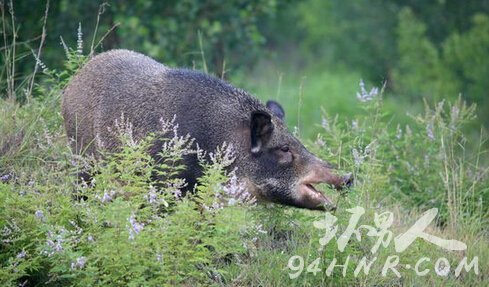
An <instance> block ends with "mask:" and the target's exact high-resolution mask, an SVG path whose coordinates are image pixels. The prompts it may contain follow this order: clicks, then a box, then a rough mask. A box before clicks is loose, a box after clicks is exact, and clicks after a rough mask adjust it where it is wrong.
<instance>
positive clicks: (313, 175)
mask: <svg viewBox="0 0 489 287" xmlns="http://www.w3.org/2000/svg"><path fill="white" fill-rule="evenodd" d="M267 108H268V109H266V110H265V109H264V110H257V111H253V112H252V113H251V117H250V127H249V131H250V137H249V142H250V145H248V147H249V151H248V156H247V157H246V160H245V162H244V163H243V164H241V165H242V166H243V165H245V166H244V169H245V170H246V178H247V183H248V187H249V189H250V190H251V192H252V193H253V194H254V195H255V196H256V197H258V198H259V199H264V200H266V201H271V202H276V203H281V204H285V205H291V206H295V207H301V208H308V209H313V210H334V209H335V208H336V207H335V205H334V203H333V202H332V201H331V200H330V199H329V198H328V197H326V196H325V195H324V194H323V193H322V192H321V191H319V190H318V189H316V187H315V185H317V184H319V183H327V184H330V185H332V186H334V187H335V188H336V189H338V190H339V189H342V188H344V187H349V186H350V185H352V183H353V178H352V176H351V175H347V176H338V175H336V174H334V173H333V171H332V166H331V165H330V164H329V163H327V162H325V161H322V160H321V159H319V158H318V157H316V156H315V155H313V154H312V153H310V152H309V151H308V150H307V149H306V148H305V147H304V146H303V145H302V144H301V142H300V141H299V140H298V139H297V138H295V137H294V136H293V135H292V134H291V133H290V132H288V130H287V128H286V126H285V124H284V123H283V117H284V111H283V109H282V107H281V106H280V105H279V104H278V103H276V102H274V101H269V102H268V103H267Z"/></svg>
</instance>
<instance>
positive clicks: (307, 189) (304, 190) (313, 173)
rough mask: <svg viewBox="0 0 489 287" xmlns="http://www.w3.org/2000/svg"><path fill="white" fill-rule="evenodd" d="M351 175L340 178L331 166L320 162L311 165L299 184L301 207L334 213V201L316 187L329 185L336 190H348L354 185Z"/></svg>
mask: <svg viewBox="0 0 489 287" xmlns="http://www.w3.org/2000/svg"><path fill="white" fill-rule="evenodd" d="M353 181H354V179H353V175H352V174H351V173H349V174H346V175H344V176H339V175H336V174H334V173H333V171H332V170H331V165H330V164H328V163H325V162H323V161H320V160H316V161H315V163H314V164H311V168H310V171H309V172H308V173H307V174H306V175H305V176H304V177H303V178H302V180H301V181H300V182H299V187H298V193H299V194H298V198H299V202H298V203H299V205H301V206H302V207H305V208H308V209H314V210H326V211H332V210H335V209H336V205H335V204H334V203H333V201H332V200H331V199H330V198H328V197H327V196H325V195H324V194H323V193H322V192H321V191H319V190H317V189H316V188H315V186H314V185H316V184H320V183H327V184H330V185H332V186H334V188H335V189H336V190H341V189H343V188H348V187H351V186H352V185H353Z"/></svg>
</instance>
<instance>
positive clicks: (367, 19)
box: [0, 0, 489, 126]
mask: <svg viewBox="0 0 489 287" xmlns="http://www.w3.org/2000/svg"><path fill="white" fill-rule="evenodd" d="M45 5H46V1H39V0H13V1H3V2H2V7H3V15H4V17H3V19H2V21H3V24H2V27H3V32H2V33H3V36H2V40H3V45H2V46H3V48H2V59H1V61H2V63H0V64H1V66H2V67H3V69H4V70H3V71H2V81H1V83H0V84H1V89H2V90H3V91H4V90H5V89H6V81H5V80H4V78H5V76H4V75H5V73H6V71H5V69H6V68H5V67H6V65H4V63H5V62H6V61H7V56H8V55H6V51H7V50H10V51H11V49H6V48H9V47H12V43H13V38H12V31H16V34H17V38H16V39H15V47H16V52H15V58H16V67H15V82H16V86H17V87H18V88H19V89H20V88H22V83H24V82H26V79H27V78H28V77H29V76H30V75H31V74H32V71H33V66H34V64H35V57H34V56H33V55H34V53H37V50H38V46H39V41H40V37H41V34H42V26H43V16H44V11H45ZM12 6H13V7H12ZM12 8H13V9H12ZM12 14H13V17H14V19H13V20H14V21H12ZM79 23H81V27H82V32H83V39H84V53H85V54H86V53H89V52H90V51H89V50H90V46H92V45H91V44H92V42H94V44H93V45H94V46H96V44H97V43H98V42H99V40H101V44H100V45H98V46H97V47H96V52H100V51H104V50H108V49H113V48H127V49H133V50H136V51H140V52H142V53H145V54H148V55H150V56H152V57H154V58H156V59H158V60H159V61H161V62H163V63H166V64H168V65H173V66H186V67H191V68H192V67H194V68H197V69H203V70H208V71H209V72H210V73H214V74H216V75H218V76H223V74H226V75H225V76H226V77H227V78H229V79H231V80H233V79H234V77H236V79H238V80H236V81H238V82H244V83H245V84H244V86H245V88H248V86H252V85H249V84H248V85H247V84H246V81H247V80H245V79H251V78H252V77H253V76H256V74H259V72H257V69H258V67H260V63H262V66H263V63H265V66H266V65H267V63H270V62H273V63H274V65H275V66H278V68H277V69H278V70H280V69H283V70H286V69H290V67H295V68H292V71H294V69H295V70H296V71H298V72H297V73H300V75H298V77H302V76H303V74H307V72H304V71H307V69H308V67H315V68H314V69H311V70H310V73H317V71H318V69H319V70H327V71H329V72H331V73H333V74H334V73H336V71H348V72H352V73H354V74H355V75H360V77H361V78H363V79H364V80H366V81H367V82H369V83H373V84H374V85H377V86H379V85H382V83H384V82H385V83H386V88H387V92H388V95H389V97H390V98H392V99H393V101H394V102H395V101H399V103H420V102H422V101H421V99H422V98H426V99H428V100H429V101H438V100H440V99H454V98H456V97H458V96H459V94H461V95H462V97H463V98H464V99H465V100H467V101H469V102H471V103H476V104H477V105H478V106H479V115H480V117H479V120H480V123H481V124H483V125H485V126H487V125H488V123H489V100H488V93H489V92H488V91H489V80H488V79H489V1H487V0H479V1H475V0H474V1H471V0H470V1H455V0H437V1H420V0H394V1H387V0H369V1H341V0H305V1H293V0H287V1H278V0H208V1H199V0H180V1H175V0H171V1H149V0H134V1H129V0H113V1H103V2H101V1H95V0H91V1H86V0H83V1H82V0H58V1H51V2H50V7H49V13H48V17H47V24H46V31H47V37H46V40H45V42H44V46H43V48H42V54H41V60H42V61H43V62H44V63H45V64H46V65H47V66H48V67H49V68H57V67H59V66H61V63H62V61H63V58H64V57H65V55H64V53H63V48H62V46H61V44H60V37H62V38H63V39H64V41H65V42H66V44H67V45H68V46H69V47H75V48H76V46H77V29H78V25H79ZM111 29H112V30H111ZM107 31H110V33H108V34H107V35H105V34H106V32H107ZM94 33H96V35H94ZM104 35H105V36H104ZM93 39H94V40H93ZM203 59H205V62H204V61H203ZM203 63H207V66H205V65H204V64H203ZM281 67H282V68H281ZM285 67H287V68H285ZM299 71H300V72H299ZM292 73H293V72H292ZM269 80H270V81H273V84H274V87H276V86H277V84H276V82H277V77H276V75H273V76H272V75H270V79H269ZM358 80H359V79H358ZM355 88H356V87H355ZM251 89H252V90H253V88H251ZM327 92H328V91H325V93H327ZM2 94H3V93H2ZM18 97H19V96H18ZM295 104H296V103H291V105H295ZM286 105H287V103H286ZM402 105H404V104H402ZM403 108H404V107H401V108H400V110H403Z"/></svg>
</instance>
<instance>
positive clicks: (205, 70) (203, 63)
mask: <svg viewBox="0 0 489 287" xmlns="http://www.w3.org/2000/svg"><path fill="white" fill-rule="evenodd" d="M197 35H198V36H199V48H200V56H201V57H202V65H203V67H204V72H205V73H206V74H208V71H207V63H206V61H205V54H204V48H203V44H202V33H201V32H200V31H199V32H198V33H197Z"/></svg>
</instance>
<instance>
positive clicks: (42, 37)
mask: <svg viewBox="0 0 489 287" xmlns="http://www.w3.org/2000/svg"><path fill="white" fill-rule="evenodd" d="M48 13H49V0H47V1H46V9H45V10H44V19H43V23H42V34H41V42H40V43H39V49H38V50H37V55H36V59H35V60H36V64H35V65H34V72H33V73H32V77H31V81H30V83H29V88H28V90H27V94H26V98H27V102H29V100H30V97H31V95H32V89H33V87H34V79H35V77H36V73H37V69H38V68H39V60H40V59H41V52H42V47H43V46H44V41H45V40H46V23H47V20H48Z"/></svg>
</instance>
